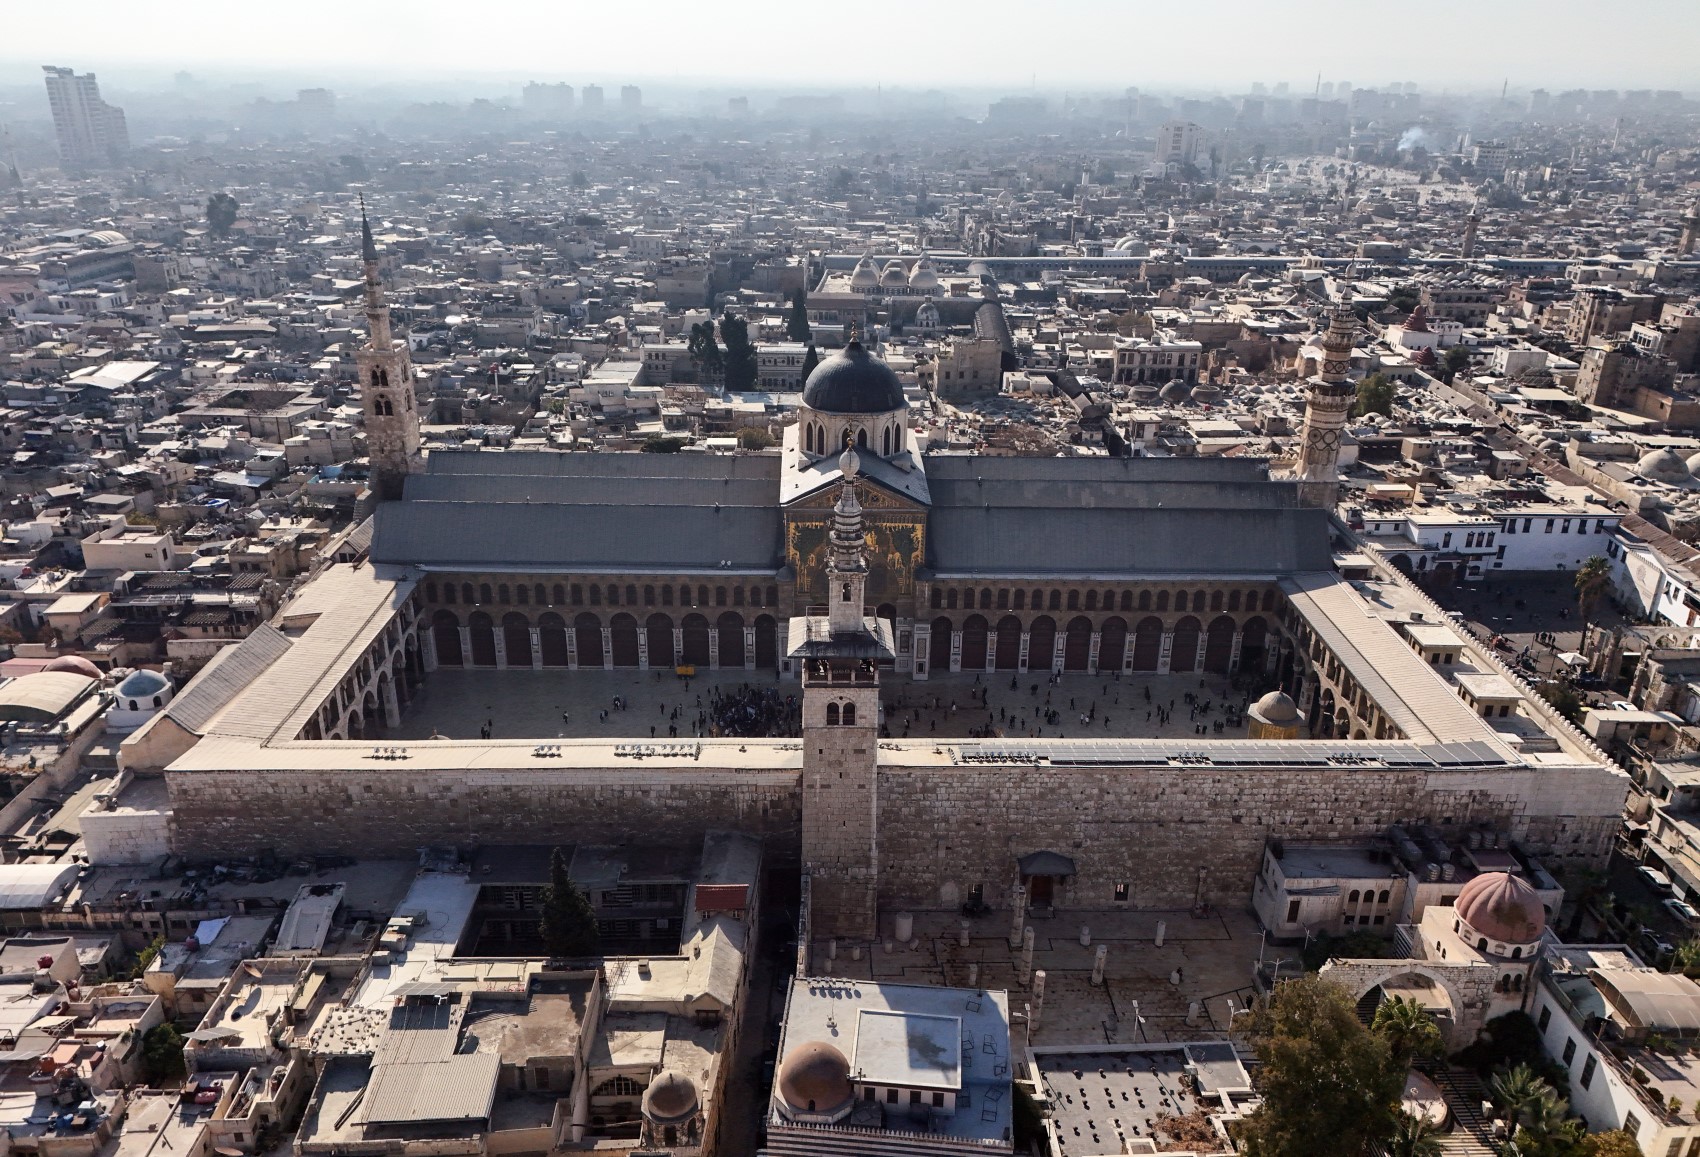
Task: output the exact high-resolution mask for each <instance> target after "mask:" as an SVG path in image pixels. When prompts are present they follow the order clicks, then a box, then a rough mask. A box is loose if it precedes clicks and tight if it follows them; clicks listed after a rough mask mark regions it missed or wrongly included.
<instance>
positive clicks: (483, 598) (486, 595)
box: [478, 583, 496, 603]
mask: <svg viewBox="0 0 1700 1157" xmlns="http://www.w3.org/2000/svg"><path fill="white" fill-rule="evenodd" d="M478 601H479V602H481V603H491V602H495V601H496V600H495V599H493V598H491V596H490V584H489V583H479V584H478Z"/></svg>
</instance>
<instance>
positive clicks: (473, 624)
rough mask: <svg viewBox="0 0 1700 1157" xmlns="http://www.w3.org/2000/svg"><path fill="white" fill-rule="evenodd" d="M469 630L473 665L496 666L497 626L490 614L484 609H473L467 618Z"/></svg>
mask: <svg viewBox="0 0 1700 1157" xmlns="http://www.w3.org/2000/svg"><path fill="white" fill-rule="evenodd" d="M466 626H467V631H468V633H469V634H471V636H472V665H473V666H474V667H494V666H495V665H496V626H495V623H494V622H493V621H491V618H490V616H489V615H488V614H486V613H485V612H483V611H473V612H472V614H471V615H470V616H468V617H467V620H466Z"/></svg>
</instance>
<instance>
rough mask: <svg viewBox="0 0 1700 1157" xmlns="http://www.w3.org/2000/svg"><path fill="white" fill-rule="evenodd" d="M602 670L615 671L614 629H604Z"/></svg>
mask: <svg viewBox="0 0 1700 1157" xmlns="http://www.w3.org/2000/svg"><path fill="white" fill-rule="evenodd" d="M602 669H603V670H604V671H612V670H613V669H614V628H613V627H603V628H602Z"/></svg>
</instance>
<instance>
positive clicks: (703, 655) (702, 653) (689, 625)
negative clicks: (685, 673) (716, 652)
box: [680, 614, 708, 668]
mask: <svg viewBox="0 0 1700 1157" xmlns="http://www.w3.org/2000/svg"><path fill="white" fill-rule="evenodd" d="M680 630H681V634H682V635H683V638H684V652H685V654H684V661H685V664H686V665H687V666H693V667H705V668H706V667H707V666H708V619H707V618H706V617H705V616H703V615H698V614H690V615H686V616H685V619H684V622H683V623H682V624H680Z"/></svg>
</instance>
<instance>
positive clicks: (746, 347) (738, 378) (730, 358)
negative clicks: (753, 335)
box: [720, 310, 757, 390]
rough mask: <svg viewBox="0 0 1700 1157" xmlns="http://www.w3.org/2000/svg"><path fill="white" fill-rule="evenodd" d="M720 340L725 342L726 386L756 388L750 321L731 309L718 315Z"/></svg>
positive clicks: (729, 387) (743, 388) (735, 388)
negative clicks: (738, 315)
mask: <svg viewBox="0 0 1700 1157" xmlns="http://www.w3.org/2000/svg"><path fill="white" fill-rule="evenodd" d="M720 340H721V341H722V342H724V343H725V344H726V388H727V389H729V390H753V389H755V388H756V376H757V366H756V347H755V346H753V345H751V344H750V323H749V322H747V321H745V320H744V319H743V318H741V317H737V316H735V315H734V314H733V313H732V311H731V310H727V311H726V312H725V313H723V314H721V315H720Z"/></svg>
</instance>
